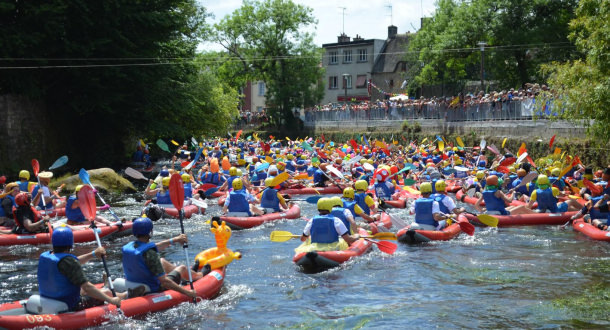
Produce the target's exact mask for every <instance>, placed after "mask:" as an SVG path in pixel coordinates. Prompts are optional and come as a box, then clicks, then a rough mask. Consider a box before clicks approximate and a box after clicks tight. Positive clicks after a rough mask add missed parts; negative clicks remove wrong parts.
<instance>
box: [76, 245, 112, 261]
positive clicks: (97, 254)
mask: <svg viewBox="0 0 610 330" xmlns="http://www.w3.org/2000/svg"><path fill="white" fill-rule="evenodd" d="M105 255H106V249H104V248H103V247H101V246H100V247H97V248H96V249H95V250H93V251H91V252H89V253H85V254H81V255H80V256H78V262H80V264H81V265H83V264H85V263H87V262H88V261H89V260H91V259H93V257H97V258H101V257H102V256H105Z"/></svg>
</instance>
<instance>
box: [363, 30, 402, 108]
mask: <svg viewBox="0 0 610 330" xmlns="http://www.w3.org/2000/svg"><path fill="white" fill-rule="evenodd" d="M411 36H412V35H411V34H410V33H405V34H398V28H397V27H396V26H393V25H391V26H388V39H387V40H386V42H385V43H384V44H383V48H382V50H381V52H380V54H379V56H377V58H376V59H375V63H374V64H373V70H372V71H371V76H372V78H371V79H372V82H373V84H374V85H375V86H377V87H378V88H379V89H381V90H382V91H384V92H386V93H392V94H403V93H405V89H404V86H403V82H404V81H405V79H406V72H407V69H408V68H407V62H406V59H405V57H406V55H405V52H406V50H407V47H408V45H409V39H410V38H411ZM404 85H406V84H404ZM371 98H372V99H373V100H377V99H380V100H383V99H384V98H389V95H383V94H381V93H380V92H379V91H378V90H377V89H376V88H372V89H371Z"/></svg>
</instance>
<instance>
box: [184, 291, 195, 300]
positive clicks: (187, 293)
mask: <svg viewBox="0 0 610 330" xmlns="http://www.w3.org/2000/svg"><path fill="white" fill-rule="evenodd" d="M186 295H187V296H189V297H190V298H193V299H195V298H197V292H195V290H188V291H187V292H186Z"/></svg>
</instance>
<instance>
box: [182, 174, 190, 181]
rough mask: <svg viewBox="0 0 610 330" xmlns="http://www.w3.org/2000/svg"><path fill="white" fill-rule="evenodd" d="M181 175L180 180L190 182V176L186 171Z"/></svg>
mask: <svg viewBox="0 0 610 330" xmlns="http://www.w3.org/2000/svg"><path fill="white" fill-rule="evenodd" d="M181 177H182V182H185V183H188V182H191V176H190V175H188V174H187V173H183V174H182V176H181Z"/></svg>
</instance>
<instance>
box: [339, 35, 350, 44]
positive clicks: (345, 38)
mask: <svg viewBox="0 0 610 330" xmlns="http://www.w3.org/2000/svg"><path fill="white" fill-rule="evenodd" d="M349 39H350V38H349V37H348V36H347V35H346V34H345V33H341V35H340V36H339V43H346V42H349Z"/></svg>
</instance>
